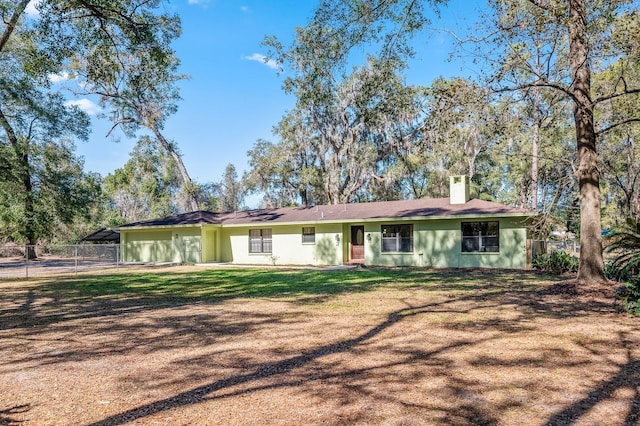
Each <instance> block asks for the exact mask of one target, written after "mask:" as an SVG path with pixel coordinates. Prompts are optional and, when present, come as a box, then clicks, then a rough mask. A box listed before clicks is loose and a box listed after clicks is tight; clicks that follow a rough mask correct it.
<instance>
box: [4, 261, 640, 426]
mask: <svg viewBox="0 0 640 426" xmlns="http://www.w3.org/2000/svg"><path fill="white" fill-rule="evenodd" d="M558 282H559V279H556V278H552V277H548V276H543V275H538V274H533V273H526V272H513V271H496V270H462V271H461V270H444V271H433V270H420V269H370V268H364V269H357V270H339V271H328V270H286V269H209V270H206V269H199V268H195V267H180V268H164V269H154V270H140V271H121V272H119V273H102V274H93V275H83V276H81V277H79V278H48V279H38V280H32V281H29V282H9V283H4V284H0V295H1V296H0V389H2V393H1V394H0V424H20V425H40V424H60V425H66V424H85V425H118V424H126V423H135V424H225V425H227V424H285V425H286V424H329V425H340V424H345V425H346V424H389V425H395V424H398V425H399V424H406V425H411V424H416V425H418V424H420V425H421V424H454V425H464V424H504V425H512V424H527V425H531V424H533V425H560V424H585V425H586V424H609V425H616V424H619V425H632V424H638V422H639V421H640V349H639V348H640V331H639V329H640V327H638V326H639V325H640V323H639V322H638V320H637V319H633V318H628V317H625V316H622V315H619V314H617V313H615V312H614V311H613V309H612V307H611V300H607V299H604V298H602V297H599V296H598V294H599V293H593V294H590V295H586V296H585V295H582V296H580V295H578V296H574V297H569V296H567V295H563V294H556V293H555V292H553V291H548V290H549V289H550V288H555V287H557V286H558Z"/></svg>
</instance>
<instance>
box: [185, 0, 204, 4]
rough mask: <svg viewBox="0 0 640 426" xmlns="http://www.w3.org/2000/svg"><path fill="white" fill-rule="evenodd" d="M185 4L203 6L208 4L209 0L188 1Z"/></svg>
mask: <svg viewBox="0 0 640 426" xmlns="http://www.w3.org/2000/svg"><path fill="white" fill-rule="evenodd" d="M187 3H189V4H205V3H209V0H188V1H187Z"/></svg>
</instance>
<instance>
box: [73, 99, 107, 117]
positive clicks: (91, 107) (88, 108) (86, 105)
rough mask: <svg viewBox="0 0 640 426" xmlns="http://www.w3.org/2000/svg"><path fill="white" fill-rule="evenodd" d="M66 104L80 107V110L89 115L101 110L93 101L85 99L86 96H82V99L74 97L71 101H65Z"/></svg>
mask: <svg viewBox="0 0 640 426" xmlns="http://www.w3.org/2000/svg"><path fill="white" fill-rule="evenodd" d="M64 104H65V105H66V106H72V105H75V106H77V107H78V108H80V109H81V110H82V111H84V112H86V113H87V114H89V115H96V114H97V113H99V112H100V111H102V108H100V106H98V105H97V104H96V103H95V102H93V101H91V100H89V99H87V98H82V99H76V100H73V101H67V102H65V103H64Z"/></svg>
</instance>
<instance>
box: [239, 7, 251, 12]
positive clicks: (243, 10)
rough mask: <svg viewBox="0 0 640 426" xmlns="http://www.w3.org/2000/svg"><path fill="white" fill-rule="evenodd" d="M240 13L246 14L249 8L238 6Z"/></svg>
mask: <svg viewBox="0 0 640 426" xmlns="http://www.w3.org/2000/svg"><path fill="white" fill-rule="evenodd" d="M240 11H241V12H244V13H247V12H249V7H248V6H240Z"/></svg>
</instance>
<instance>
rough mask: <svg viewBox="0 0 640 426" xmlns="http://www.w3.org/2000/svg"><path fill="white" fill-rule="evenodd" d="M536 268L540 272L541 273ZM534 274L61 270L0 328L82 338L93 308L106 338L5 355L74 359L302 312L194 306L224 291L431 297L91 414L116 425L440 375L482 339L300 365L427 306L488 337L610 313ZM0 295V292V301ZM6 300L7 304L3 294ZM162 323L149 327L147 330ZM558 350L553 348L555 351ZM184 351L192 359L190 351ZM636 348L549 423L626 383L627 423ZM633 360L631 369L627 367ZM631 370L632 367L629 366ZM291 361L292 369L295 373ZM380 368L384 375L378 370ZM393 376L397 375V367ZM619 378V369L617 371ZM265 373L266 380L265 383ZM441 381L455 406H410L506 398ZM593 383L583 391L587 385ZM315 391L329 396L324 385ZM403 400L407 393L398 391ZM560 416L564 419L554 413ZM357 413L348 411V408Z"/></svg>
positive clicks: (481, 407)
mask: <svg viewBox="0 0 640 426" xmlns="http://www.w3.org/2000/svg"><path fill="white" fill-rule="evenodd" d="M543 278H544V277H543ZM539 281H540V277H538V276H536V275H532V274H527V273H522V272H518V273H514V272H508V271H506V272H505V271H486V270H481V271H479V270H469V271H460V270H445V271H425V270H414V269H374V270H357V271H347V272H345V271H331V272H328V271H318V272H312V271H302V272H301V271H279V272H278V271H275V272H274V271H258V272H257V273H256V271H249V272H242V271H240V272H236V271H215V272H210V271H209V272H206V273H197V274H178V273H175V274H174V273H172V274H163V276H162V277H156V276H150V275H149V274H142V275H141V276H134V277H126V276H125V277H122V276H119V275H114V276H113V277H110V278H108V279H107V280H100V281H99V282H93V281H91V280H90V279H89V280H87V279H81V280H69V281H63V282H55V283H53V282H45V283H43V284H42V286H41V287H32V288H30V289H28V290H26V291H24V292H23V293H22V294H21V295H20V296H19V297H17V298H15V300H14V301H13V302H14V303H13V304H14V305H17V306H14V307H12V308H4V307H3V308H2V310H0V330H2V329H4V330H11V331H12V332H13V335H12V338H15V339H25V340H29V339H37V338H38V336H39V335H41V334H45V333H47V332H48V331H49V330H50V329H51V328H52V327H55V328H56V329H57V331H60V332H64V333H67V334H68V335H73V336H74V337H75V338H78V339H85V338H86V337H88V336H86V335H83V334H82V332H81V331H79V330H78V329H77V324H78V320H81V322H84V321H85V320H101V321H100V323H99V324H98V326H96V327H93V328H92V327H87V328H88V329H89V330H88V331H87V333H92V334H95V335H109V336H111V337H114V336H116V337H117V336H122V337H123V338H122V339H120V341H119V342H118V343H117V344H115V345H111V346H105V347H100V345H99V344H96V345H94V346H86V345H84V347H83V348H82V349H72V350H69V351H58V352H55V353H39V354H37V355H26V356H25V357H24V358H23V359H18V360H13V361H12V362H13V363H15V364H16V366H18V365H20V364H22V363H24V362H29V363H34V362H35V363H39V364H40V365H47V364H56V363H63V362H73V361H78V360H83V359H90V358H93V357H96V356H106V355H110V354H119V353H126V352H129V351H134V350H135V351H137V352H140V353H143V354H148V355H151V354H152V353H153V352H154V351H160V350H166V349H170V348H179V347H182V346H184V347H189V345H200V344H201V345H210V344H215V339H218V338H221V337H226V338H241V336H243V335H247V334H249V333H252V332H253V331H254V330H257V329H259V328H260V327H262V326H264V325H265V324H284V325H286V323H287V321H296V320H297V319H298V318H300V316H301V315H303V312H302V311H300V312H296V311H295V310H294V309H289V310H288V311H287V312H286V314H273V313H256V312H252V313H251V315H242V313H235V314H233V315H231V314H230V315H225V314H224V313H221V312H219V311H215V312H209V311H206V310H205V312H204V313H199V311H198V310H197V308H198V307H199V306H204V307H211V306H214V305H216V304H219V302H221V301H224V300H229V299H234V298H239V299H241V298H263V299H268V300H282V301H286V302H287V303H290V304H291V306H292V307H295V306H296V305H299V306H304V305H306V304H310V303H322V302H323V301H327V300H329V299H331V298H333V297H337V296H340V295H348V294H358V293H364V292H367V291H373V290H376V289H381V288H383V289H389V290H414V289H415V290H419V291H420V292H423V294H426V295H429V294H430V292H433V294H434V295H436V294H437V298H436V299H434V301H433V302H432V303H421V304H416V303H412V302H410V301H406V300H401V299H399V300H401V301H402V302H403V303H404V305H405V307H403V308H401V309H397V310H394V311H393V312H390V313H389V314H388V315H387V317H386V318H385V319H384V320H383V321H380V322H379V323H377V324H376V325H374V326H372V327H370V328H369V329H367V330H366V331H364V332H363V333H361V334H358V335H356V336H354V337H351V338H347V339H342V340H339V341H333V342H330V343H328V344H324V345H319V346H316V347H309V348H306V349H302V350H299V351H296V352H295V354H292V355H284V356H283V357H282V359H280V360H278V361H274V362H261V363H260V362H258V363H256V364H250V363H249V364H247V365H246V366H245V367H244V368H243V370H244V371H243V372H239V373H237V374H231V375H229V376H228V377H226V378H222V379H218V380H213V381H210V382H209V383H206V384H204V385H201V386H196V387H191V388H190V389H188V390H185V391H183V392H180V393H177V394H175V395H173V396H171V397H168V398H164V399H159V400H157V401H155V402H151V403H149V404H146V405H141V406H138V407H136V408H132V409H130V410H126V411H123V412H120V413H118V414H115V415H112V416H110V417H107V418H105V419H103V420H100V421H97V422H95V423H92V424H93V425H118V424H124V423H127V422H130V421H135V420H136V419H143V418H146V417H148V416H151V415H153V414H157V413H162V412H166V411H168V410H171V409H174V408H179V407H185V406H190V405H193V404H199V403H203V402H205V401H209V400H215V399H220V398H230V397H233V396H238V395H246V394H250V393H255V392H258V391H262V390H268V389H275V388H298V387H300V386H302V385H303V384H305V383H312V382H319V381H333V382H335V383H336V384H337V386H341V387H343V388H345V389H348V390H349V391H351V392H354V393H355V394H356V395H371V392H372V391H371V389H368V388H367V387H366V386H360V385H359V384H358V383H355V382H354V380H345V379H357V378H363V377H367V376H368V375H371V374H374V373H376V372H381V371H384V370H386V369H389V368H393V367H397V366H399V365H411V364H412V363H430V364H432V365H434V366H435V367H436V368H437V369H436V371H438V374H439V376H440V377H445V374H446V373H445V371H447V370H449V369H451V368H452V366H451V365H445V364H446V363H445V364H443V365H439V363H443V362H444V361H443V360H442V359H441V358H439V357H438V356H439V355H441V354H443V353H446V352H451V351H463V350H465V349H467V348H470V347H472V346H474V345H478V344H481V343H483V342H485V340H483V339H480V338H473V337H469V338H466V339H456V340H451V341H449V342H447V343H446V344H443V345H442V346H439V347H435V348H433V349H431V350H415V349H413V348H396V347H393V346H392V345H391V344H390V346H389V347H388V348H386V349H387V350H389V351H395V353H397V354H398V355H399V356H400V359H399V360H397V361H394V362H389V363H384V364H380V365H377V366H375V367H363V368H350V369H348V370H346V371H332V370H330V369H323V370H322V369H321V370H320V371H317V372H313V371H312V372H306V371H304V368H305V367H306V368H309V367H310V366H312V365H313V364H314V363H316V362H318V361H319V360H321V359H323V360H324V359H325V357H328V356H330V355H337V354H348V355H349V356H355V352H357V351H359V350H363V347H364V346H366V345H369V344H371V341H372V340H374V338H376V337H377V336H380V334H381V333H383V332H386V331H388V330H390V329H392V328H394V327H396V326H397V325H399V324H400V323H402V322H404V321H405V320H408V319H410V318H417V317H420V316H426V315H447V316H448V318H449V320H448V322H447V324H446V327H447V328H448V329H449V330H451V331H463V332H466V333H470V334H473V333H474V332H481V331H489V332H490V333H489V335H488V337H486V340H491V339H494V338H495V337H496V336H500V337H505V336H510V335H514V334H517V333H521V332H526V331H528V330H531V329H532V328H534V327H535V326H534V325H532V323H531V321H530V319H531V317H536V318H545V319H548V320H562V319H566V318H573V317H575V316H576V315H586V314H594V313H595V314H600V313H610V312H611V305H610V304H608V303H607V302H606V301H601V300H597V301H581V300H573V299H563V298H559V297H546V296H540V294H539V293H538V291H539V289H540V286H541V284H540V282H539ZM1 306H3V305H2V304H0V307H1ZM5 306H6V304H5ZM182 307H184V309H186V310H185V312H184V313H183V314H175V313H174V314H172V315H171V316H168V317H161V318H155V319H153V320H152V321H148V322H145V323H144V324H141V323H136V322H127V318H128V317H129V316H130V314H135V313H140V312H144V311H154V310H162V309H167V308H169V309H175V308H182ZM498 307H500V308H505V307H507V308H512V310H513V312H514V314H513V316H512V317H509V318H507V319H504V318H496V317H495V316H488V317H485V316H482V315H479V314H478V313H479V312H481V311H483V310H490V309H494V308H498ZM156 329H162V330H166V332H165V333H164V334H162V335H161V336H159V335H158V334H157V333H154V330H156ZM558 356H562V354H558ZM191 361H192V362H195V361H196V360H194V359H191ZM477 362H479V363H482V364H483V365H491V363H494V364H495V365H501V366H504V365H505V361H504V360H501V359H498V358H495V357H494V358H492V357H484V358H482V357H478V358H477ZM510 362H513V365H518V363H520V364H521V365H530V364H532V363H533V364H534V365H535V364H536V363H544V362H545V359H544V358H540V359H538V358H535V357H529V358H522V359H519V360H515V361H510ZM638 362H639V361H638V360H637V359H634V358H633V357H632V354H631V352H629V359H628V362H627V363H626V364H624V365H621V366H619V373H617V374H614V375H613V376H612V377H611V379H610V380H609V381H607V382H605V383H603V384H602V386H599V387H598V388H597V389H594V391H593V392H592V393H591V394H589V397H587V398H585V399H584V400H582V401H578V402H576V403H575V404H573V405H571V406H569V407H567V408H565V409H563V410H562V411H561V412H558V413H557V414H555V415H553V416H552V417H551V418H550V419H549V422H548V424H570V423H571V422H573V421H574V420H575V419H578V418H580V417H581V416H583V415H584V414H585V413H586V412H588V411H589V410H590V409H591V408H592V407H593V406H594V405H596V404H597V403H598V402H599V401H601V400H604V399H606V398H609V397H610V395H611V394H612V393H613V392H614V391H615V390H616V389H619V388H621V387H635V389H636V394H635V399H634V402H633V403H632V406H631V408H630V410H629V415H628V416H627V417H628V419H629V420H628V423H627V424H633V423H630V422H633V421H635V420H634V419H636V418H637V415H638V393H637V389H638V388H639V387H640V379H639V377H638V374H637V369H638ZM634 369H635V370H634ZM634 371H635V373H633V372H634ZM294 373H295V374H294ZM385 380H387V379H386V378H385ZM397 380H398V381H402V380H404V379H403V378H398V379H397ZM625 380H626V381H625ZM265 382H266V383H265ZM447 383H448V384H447V385H446V387H445V388H446V389H445V390H446V391H447V393H448V394H450V395H452V396H455V397H456V400H457V401H459V402H457V404H456V406H455V407H454V408H450V407H444V406H435V407H430V406H428V405H427V404H426V403H425V404H418V406H417V408H419V409H433V410H437V411H439V412H442V413H444V414H443V416H442V418H441V419H440V420H441V422H442V423H449V424H479V423H481V424H496V423H498V421H499V414H500V413H499V410H502V409H504V410H506V409H508V408H509V405H508V404H506V405H504V406H501V407H498V408H495V407H493V408H492V407H490V405H489V404H488V403H487V402H486V401H485V400H483V399H482V398H480V397H478V396H477V395H476V394H475V393H474V392H470V391H469V389H473V388H481V387H482V386H483V384H482V383H481V382H479V381H474V380H461V379H457V380H450V379H449V381H448V382H447ZM592 394H593V395H592ZM323 397H325V398H326V397H327V396H326V395H323ZM375 398H378V399H380V400H382V401H384V400H393V399H394V396H392V395H384V394H376V395H375ZM402 403H403V404H407V403H406V402H402ZM566 419H569V423H566V422H565V423H563V421H565V420H566ZM354 420H357V419H354Z"/></svg>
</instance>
